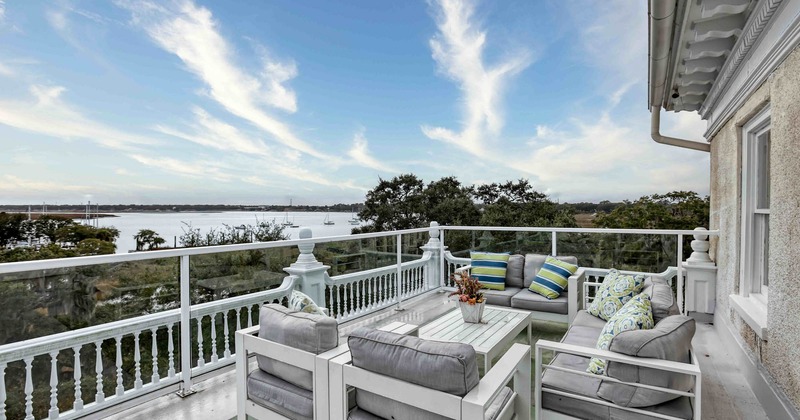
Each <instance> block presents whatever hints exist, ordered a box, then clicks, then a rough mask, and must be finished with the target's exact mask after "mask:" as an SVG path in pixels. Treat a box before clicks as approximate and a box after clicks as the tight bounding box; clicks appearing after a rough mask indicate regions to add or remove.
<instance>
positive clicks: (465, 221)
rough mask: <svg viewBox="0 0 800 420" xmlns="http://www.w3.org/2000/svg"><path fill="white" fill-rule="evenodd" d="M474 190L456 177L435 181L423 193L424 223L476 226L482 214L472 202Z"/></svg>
mask: <svg viewBox="0 0 800 420" xmlns="http://www.w3.org/2000/svg"><path fill="white" fill-rule="evenodd" d="M471 195H472V188H470V187H464V186H462V185H461V183H460V182H458V180H457V179H456V178H455V177H452V176H450V177H444V178H442V179H440V180H438V181H433V182H431V183H430V184H428V185H427V186H426V187H425V190H424V191H423V192H422V201H423V204H424V206H423V210H422V216H423V217H422V222H423V223H424V224H429V223H430V222H433V221H436V222H439V224H441V225H456V226H474V225H477V224H478V223H479V221H480V216H481V215H480V212H479V211H478V208H477V207H476V206H475V203H474V202H473V201H472V197H471Z"/></svg>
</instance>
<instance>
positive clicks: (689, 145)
mask: <svg viewBox="0 0 800 420" xmlns="http://www.w3.org/2000/svg"><path fill="white" fill-rule="evenodd" d="M660 131H661V107H660V106H655V105H654V106H651V107H650V137H652V138H653V140H655V141H656V143H661V144H667V145H670V146H677V147H683V148H686V149H692V150H699V151H701V152H711V145H710V144H708V143H701V142H699V141H692V140H686V139H678V138H675V137H669V136H664V135H661V133H660Z"/></svg>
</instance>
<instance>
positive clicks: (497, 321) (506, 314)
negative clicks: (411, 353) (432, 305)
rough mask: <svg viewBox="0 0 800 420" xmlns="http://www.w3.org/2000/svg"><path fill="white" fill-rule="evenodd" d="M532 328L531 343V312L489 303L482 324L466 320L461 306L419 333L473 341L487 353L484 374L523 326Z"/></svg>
mask: <svg viewBox="0 0 800 420" xmlns="http://www.w3.org/2000/svg"><path fill="white" fill-rule="evenodd" d="M526 328H527V329H528V345H530V344H531V314H530V312H527V311H520V310H516V309H511V308H505V307H501V306H488V305H487V306H486V308H484V310H483V319H482V322H481V323H480V324H470V323H465V322H464V320H463V319H462V318H461V310H459V309H458V308H455V309H453V310H452V311H450V312H447V313H446V314H444V315H442V316H440V317H439V318H436V319H434V320H433V321H431V322H430V323H428V324H425V325H423V326H421V327H420V328H419V337H420V338H426V339H430V340H437V341H451V342H457V343H465V344H469V345H471V346H472V347H473V348H474V349H475V352H476V353H478V354H480V355H483V360H484V362H483V363H484V364H483V365H484V367H485V370H484V374H485V373H486V372H488V371H489V369H490V368H491V367H492V359H493V358H495V357H496V356H498V354H499V353H500V351H502V349H503V348H505V347H506V346H507V345H509V344H510V343H511V342H512V341H514V337H516V336H517V335H518V334H519V333H520V332H522V330H524V329H526Z"/></svg>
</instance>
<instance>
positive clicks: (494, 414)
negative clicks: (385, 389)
mask: <svg viewBox="0 0 800 420" xmlns="http://www.w3.org/2000/svg"><path fill="white" fill-rule="evenodd" d="M361 392H364V391H361ZM372 395H373V396H375V395H374V394H372ZM514 395H515V394H514V391H513V390H512V389H511V388H509V387H505V388H503V389H502V390H501V391H500V394H498V395H497V398H495V399H494V401H492V403H491V404H489V407H487V408H486V413H484V416H483V418H484V419H485V420H496V419H497V418H498V417H500V413H501V412H502V411H503V409H504V408H505V407H506V406H507V405H509V404H512V401H511V399H512V398H513V397H514ZM387 403H388V404H392V408H393V409H398V408H399V409H400V410H402V411H403V412H404V413H408V411H405V408H404V407H399V405H402V404H399V403H397V402H396V401H388V402H387ZM395 405H397V407H395ZM406 407H407V406H406ZM413 408H415V407H413ZM417 410H418V411H419V415H421V416H422V417H423V418H436V419H447V418H448V417H442V416H437V415H435V414H432V413H428V412H427V411H423V410H420V409H417ZM387 411H390V410H387ZM429 416H432V417H429ZM347 418H348V420H383V418H382V417H378V416H376V415H374V414H372V413H370V412H369V411H367V410H365V409H363V408H361V407H356V408H355V409H354V410H352V411H350V413H349V414H348V416H347ZM390 418H391V419H400V418H418V417H411V416H409V417H400V416H398V415H393V416H392V417H390Z"/></svg>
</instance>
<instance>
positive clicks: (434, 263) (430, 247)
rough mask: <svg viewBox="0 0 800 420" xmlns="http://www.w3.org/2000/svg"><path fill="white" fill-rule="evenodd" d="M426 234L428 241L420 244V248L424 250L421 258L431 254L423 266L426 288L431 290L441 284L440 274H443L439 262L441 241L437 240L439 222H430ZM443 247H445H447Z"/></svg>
mask: <svg viewBox="0 0 800 420" xmlns="http://www.w3.org/2000/svg"><path fill="white" fill-rule="evenodd" d="M428 235H430V238H429V239H428V243H426V244H425V245H423V246H421V247H420V249H421V250H423V251H425V254H424V255H423V258H425V257H426V256H427V255H428V254H430V256H431V259H430V260H428V264H427V266H426V267H425V273H426V274H427V278H426V283H427V288H428V290H432V289H435V288H437V287H439V286H441V285H442V281H443V278H442V276H443V275H444V274H443V273H442V263H441V259H442V258H444V257H443V256H442V242H441V241H440V240H439V223H437V222H431V228H430V230H429V231H428ZM444 248H445V249H447V247H444Z"/></svg>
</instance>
